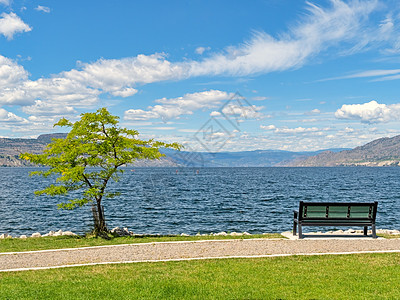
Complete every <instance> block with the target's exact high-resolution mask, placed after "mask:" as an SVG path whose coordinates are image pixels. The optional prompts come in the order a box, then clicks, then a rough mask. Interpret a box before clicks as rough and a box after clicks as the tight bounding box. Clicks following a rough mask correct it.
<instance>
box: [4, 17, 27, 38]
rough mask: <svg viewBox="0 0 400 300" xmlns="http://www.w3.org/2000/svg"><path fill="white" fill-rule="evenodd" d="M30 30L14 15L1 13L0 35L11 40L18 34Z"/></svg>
mask: <svg viewBox="0 0 400 300" xmlns="http://www.w3.org/2000/svg"><path fill="white" fill-rule="evenodd" d="M31 30H32V28H31V27H29V25H27V24H25V23H24V21H22V20H21V19H20V17H18V16H17V15H16V14H15V13H13V12H11V13H9V14H7V13H2V14H1V18H0V34H2V35H4V36H5V37H6V38H7V39H8V40H11V39H12V38H13V36H14V34H16V33H18V32H28V31H31Z"/></svg>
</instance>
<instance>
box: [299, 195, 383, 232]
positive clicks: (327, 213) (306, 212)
mask: <svg viewBox="0 0 400 300" xmlns="http://www.w3.org/2000/svg"><path fill="white" fill-rule="evenodd" d="M377 208H378V202H373V203H351V202H348V203H332V202H303V201H300V207H299V211H298V212H297V211H294V220H293V235H296V227H298V229H299V230H298V231H299V239H302V238H303V233H302V227H303V226H351V227H353V226H363V227H364V235H367V232H368V226H371V227H372V237H373V238H374V239H376V228H375V219H376V210H377ZM296 225H297V226H296Z"/></svg>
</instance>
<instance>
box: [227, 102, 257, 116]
mask: <svg viewBox="0 0 400 300" xmlns="http://www.w3.org/2000/svg"><path fill="white" fill-rule="evenodd" d="M263 108H264V107H263V106H256V105H251V106H243V105H240V104H236V103H229V104H228V105H226V106H224V108H223V109H222V112H223V113H224V114H225V115H227V116H237V117H240V118H245V119H260V118H262V117H263V116H264V115H263V114H262V113H261V112H260V110H262V109H263Z"/></svg>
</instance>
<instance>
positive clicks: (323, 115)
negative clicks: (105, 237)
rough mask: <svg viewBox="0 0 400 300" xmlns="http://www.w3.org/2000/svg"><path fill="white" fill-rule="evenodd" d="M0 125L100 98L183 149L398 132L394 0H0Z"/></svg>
mask: <svg viewBox="0 0 400 300" xmlns="http://www.w3.org/2000/svg"><path fill="white" fill-rule="evenodd" d="M0 10H1V12H0V45H1V46H0V136H2V137H36V136H38V135H39V134H42V133H50V132H59V131H60V129H57V128H56V129H53V128H52V124H54V123H55V122H56V121H57V120H58V119H60V118H61V117H66V118H68V119H70V120H77V119H78V118H79V114H80V113H82V112H88V111H95V110H96V109H98V108H99V107H107V108H108V109H109V110H110V111H111V112H112V113H113V114H116V115H118V116H119V117H120V120H121V123H122V125H123V126H125V127H129V128H133V129H137V130H138V131H139V132H140V133H141V135H140V136H141V137H142V138H144V139H147V138H156V139H159V140H163V141H167V142H169V141H177V142H180V143H183V144H184V145H186V149H188V150H199V151H241V150H255V149H282V150H291V151H311V150H319V149H326V148H337V147H351V148H352V147H355V146H358V145H362V144H365V143H366V142H369V141H371V140H373V139H376V138H379V137H384V136H395V135H398V134H400V127H399V124H400V123H399V117H400V97H399V86H400V85H399V83H400V82H399V80H400V24H399V23H400V4H399V2H398V1H395V0H386V1H384V0H380V1H378V0H365V1H344V0H343V1H340V0H329V1H328V0H327V1H300V0H299V1H293V0H265V1H251V2H248V1H239V0H238V1H232V0H230V1H128V0H125V1H122V0H121V1H102V0H97V1H91V0H87V1H74V0H69V1H65V0H57V1H50V0H48V1H27V0H21V1H19V0H0Z"/></svg>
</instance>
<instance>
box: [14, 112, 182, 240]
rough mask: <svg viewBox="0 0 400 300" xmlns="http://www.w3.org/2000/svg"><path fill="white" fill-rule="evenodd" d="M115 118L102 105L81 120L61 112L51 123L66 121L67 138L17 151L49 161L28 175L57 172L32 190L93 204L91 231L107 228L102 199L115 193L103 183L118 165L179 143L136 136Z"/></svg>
mask: <svg viewBox="0 0 400 300" xmlns="http://www.w3.org/2000/svg"><path fill="white" fill-rule="evenodd" d="M118 119H119V118H118V117H117V116H113V115H111V114H110V113H109V112H108V111H107V109H106V108H101V109H98V110H97V111H96V112H95V113H84V114H81V118H80V120H79V121H76V122H75V123H72V122H70V121H68V120H67V119H65V118H62V119H61V120H60V121H59V122H57V123H56V124H54V126H61V127H71V131H70V132H69V133H68V135H67V137H66V138H64V139H53V140H52V142H51V143H50V144H48V145H47V146H46V148H45V149H44V151H43V153H42V154H31V153H23V154H21V156H20V157H21V158H22V159H25V160H29V161H30V162H32V163H34V164H37V165H41V166H47V167H49V168H48V169H45V170H43V171H35V172H32V173H31V175H41V176H44V177H49V176H56V182H55V184H50V185H49V186H48V187H46V188H45V189H43V190H39V191H35V194H37V195H42V194H47V195H51V196H56V195H68V194H73V195H74V196H76V195H78V197H77V198H74V199H70V200H68V201H67V202H63V203H60V204H58V207H59V208H61V209H74V208H77V207H81V206H83V205H85V204H87V203H91V204H92V212H93V221H94V233H95V234H99V233H103V232H107V231H108V230H107V226H106V223H105V217H104V210H103V206H102V201H103V200H104V199H111V198H114V197H116V196H117V195H118V194H119V193H107V192H106V187H107V184H108V183H109V182H110V180H114V181H118V179H119V175H120V174H121V173H123V170H122V169H120V167H121V166H124V165H126V164H128V163H132V162H134V161H135V160H138V159H158V158H160V157H161V156H163V154H161V153H160V151H159V148H161V147H163V148H173V149H178V150H179V149H180V147H181V145H179V144H177V143H172V144H166V143H163V142H158V141H154V140H148V141H143V140H139V139H138V138H137V136H138V134H139V133H138V132H137V131H136V130H129V129H126V128H121V127H119V121H118ZM71 192H72V193H71Z"/></svg>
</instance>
